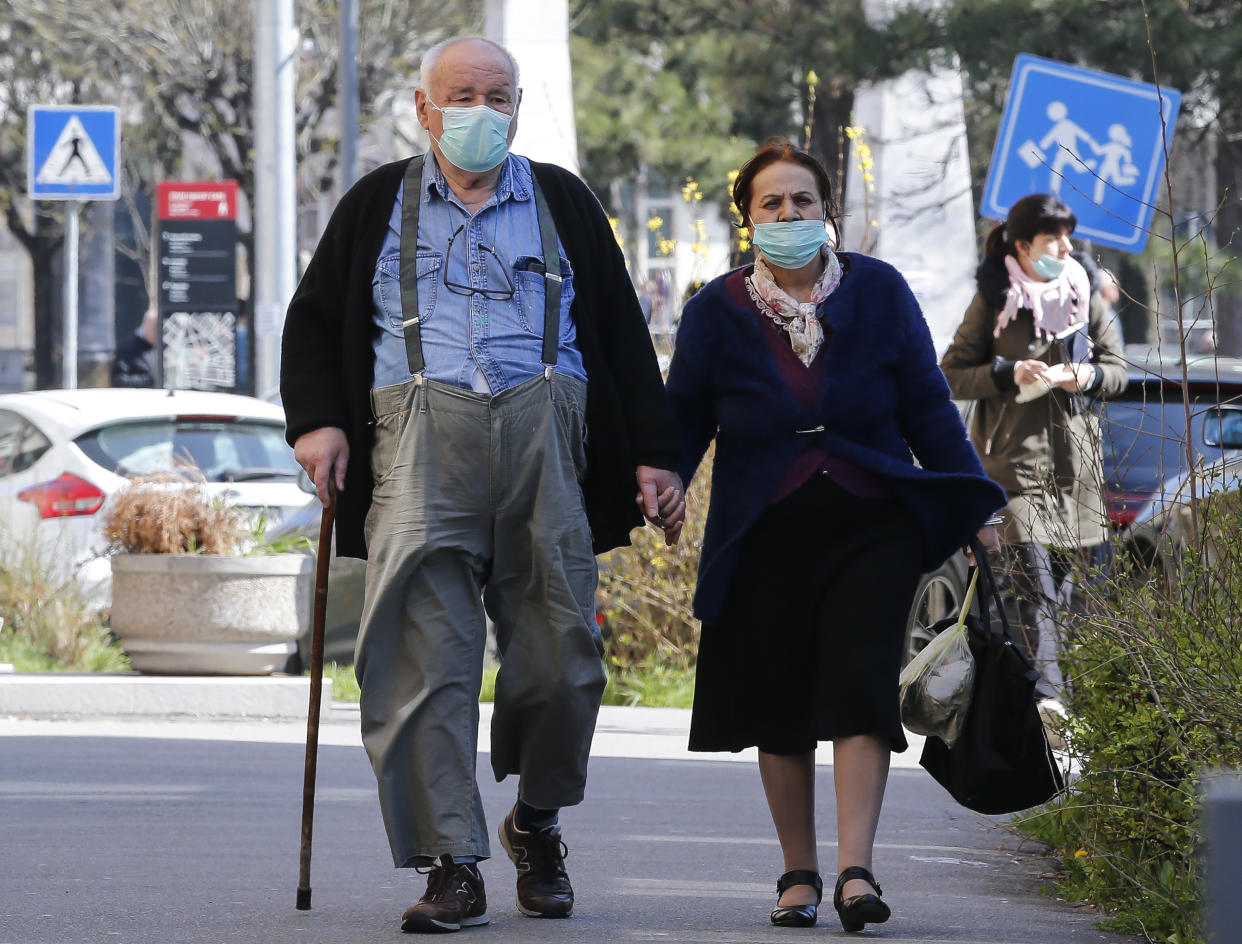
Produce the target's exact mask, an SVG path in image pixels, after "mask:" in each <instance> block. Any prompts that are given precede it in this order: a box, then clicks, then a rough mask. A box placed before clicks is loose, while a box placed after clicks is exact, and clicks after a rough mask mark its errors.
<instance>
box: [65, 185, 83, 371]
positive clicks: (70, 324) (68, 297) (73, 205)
mask: <svg viewBox="0 0 1242 944" xmlns="http://www.w3.org/2000/svg"><path fill="white" fill-rule="evenodd" d="M81 206H82V205H81V204H80V203H79V202H78V201H77V200H70V201H68V205H67V206H66V207H65V209H66V216H65V313H64V338H63V350H64V364H63V366H62V376H63V378H64V381H63V382H64V387H65V389H66V390H75V389H77V386H78V214H79V213H80V211H81Z"/></svg>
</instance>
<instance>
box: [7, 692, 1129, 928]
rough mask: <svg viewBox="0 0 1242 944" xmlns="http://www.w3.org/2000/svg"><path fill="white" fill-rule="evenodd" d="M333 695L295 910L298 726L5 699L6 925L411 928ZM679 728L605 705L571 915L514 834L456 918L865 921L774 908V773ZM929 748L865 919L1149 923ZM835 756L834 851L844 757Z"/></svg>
mask: <svg viewBox="0 0 1242 944" xmlns="http://www.w3.org/2000/svg"><path fill="white" fill-rule="evenodd" d="M636 712H637V713H636ZM335 715H336V720H334V721H332V722H330V723H328V724H326V725H325V728H324V734H323V741H322V744H323V746H322V747H321V749H320V762H319V794H318V796H319V800H318V805H317V810H316V812H317V815H316V830H315V854H314V860H313V875H312V886H313V889H314V901H313V904H314V908H313V910H312V911H310V912H299V911H296V910H295V909H294V907H293V905H294V900H295V890H296V886H297V871H298V841H299V823H300V811H301V782H302V779H301V778H302V760H303V749H302V746H301V745H300V743H299V742H300V739H301V737H302V733H303V730H304V728H299V726H298V725H289V724H284V725H281V724H266V725H265V724H260V723H251V724H227V723H222V722H214V723H210V724H188V723H183V724H174V723H165V724H154V725H144V724H137V723H134V722H128V723H125V722H118V723H73V722H31V721H2V720H0V944H85V942H89V944H100V942H118V944H171V942H177V944H198V942H202V944H208V942H210V944H220V942H236V941H246V942H251V941H255V942H264V944H267V942H271V944H285V942H289V944H347V942H348V944H352V942H364V941H365V942H384V941H391V942H394V944H396V942H401V941H405V942H408V941H409V940H411V938H410V937H409V936H406V935H402V934H401V933H400V932H399V930H398V928H397V922H398V919H399V916H400V914H401V912H402V910H404V908H405V907H407V906H408V905H409V904H411V903H412V902H413V901H414V900H416V899H417V898H418V896H419V895H420V894H421V892H422V887H423V882H422V880H421V879H420V878H419V877H418V876H417V875H415V874H413V873H411V872H408V871H404V870H402V871H398V870H395V869H393V868H391V867H390V861H391V860H390V859H389V858H388V851H387V845H386V843H385V840H384V836H383V831H382V828H381V824H380V818H379V812H378V808H377V803H376V799H375V787H374V781H373V778H372V776H371V772H370V769H369V767H368V765H367V761H366V757H365V755H364V753H363V751H362V748H361V747H360V745H359V742H358V740H357V722H356V719H355V718H352V717H351V712H349V711H344V712H341V711H337V712H336V713H335ZM684 726H685V713H682V712H646V713H643V710H642V709H631V710H628V713H627V710H624V709H612V710H609V711H606V712H605V715H604V716H603V718H602V720H601V732H600V735H599V737H598V745H597V746H598V750H597V755H598V756H596V757H595V758H594V759H593V760H592V766H591V783H590V787H589V789H588V795H587V801H586V803H584V804H583V805H582V806H580V807H577V808H574V809H572V810H566V811H565V812H564V813H563V814H562V823H563V825H564V829H565V837H566V841H567V842H568V844H569V848H570V857H569V859H568V866H569V870H570V875H571V876H572V877H573V879H574V884H575V888H576V889H577V893H578V905H577V910H576V913H575V916H574V917H573V918H572V919H570V920H568V921H539V920H535V919H530V918H524V917H522V916H521V915H519V914H518V913H517V911H516V909H515V908H514V906H513V902H512V897H513V896H512V888H513V885H512V882H513V870H512V866H511V865H510V864H509V863H508V861H507V860H506V859H505V858H504V854H503V851H502V850H500V848H499V844H498V843H497V844H495V845H496V848H495V850H494V851H495V852H496V853H497V855H498V856H499V858H493V859H491V860H490V861H488V862H485V863H484V864H483V873H484V877H485V879H486V881H487V883H488V885H487V887H488V892H489V903H490V908H489V910H490V913H491V916H492V923H491V925H490V926H488V927H486V928H478V929H471V930H467V931H464V932H462V935H464V937H463V938H462V939H464V940H468V941H479V942H486V941H530V942H535V941H538V942H545V941H563V942H567V944H569V942H572V944H577V942H617V941H620V942H626V941H637V942H708V944H721V942H735V941H736V942H780V944H788V942H790V941H794V940H805V939H808V938H814V939H817V940H818V939H819V936H820V935H827V936H828V937H829V938H831V939H840V940H849V939H853V940H859V939H860V937H859V936H852V937H851V936H847V935H845V934H844V933H843V932H842V931H841V929H840V925H839V924H838V923H837V921H836V915H835V913H833V912H832V911H831V909H830V908H829V909H828V911H827V912H826V913H825V915H824V920H822V921H821V923H820V926H819V927H818V928H816V929H814V930H811V931H795V930H789V929H777V928H773V927H771V925H770V924H769V923H768V921H767V912H768V910H769V909H770V908H771V905H772V903H773V901H774V891H773V888H774V883H775V880H776V876H777V874H778V873H779V871H780V857H779V850H778V848H777V845H776V842H775V839H774V838H773V836H772V828H771V824H770V821H769V820H768V817H767V812H766V809H765V807H764V803H763V796H762V790H761V787H760V783H759V777H758V772H757V770H756V769H755V766H754V764H753V763H750V762H748V761H746V760H745V759H742V760H741V761H738V760H737V759H720V758H715V757H713V758H712V759H707V760H697V759H688V757H689V755H686V754H685V753H684V752H682V751H681V749H680V745H682V744H684ZM912 755H913V756H912ZM916 756H917V752H915V751H913V750H912V751H911V752H908V753H907V755H905V756H903V758H902V761H901V764H902V766H900V767H899V768H898V769H895V770H894V772H893V775H892V779H891V787H890V792H889V799H888V802H887V804H886V807H885V813H884V818H883V821H882V823H881V836H880V843H879V848H878V850H877V862H876V871H877V874H878V876H879V877H880V880H881V881H882V882H883V884H884V886H885V889H886V892H887V895H886V898H887V899H888V900H889V902H890V903H891V904H892V907H893V910H894V917H893V919H892V920H891V921H890V922H889V923H888V924H886V925H883V926H880V927H878V928H877V929H876V930H875V931H874V932H872V931H868V932H867V934H866V935H865V936H864V937H872V938H877V939H880V938H882V939H885V940H892V941H904V942H911V944H947V942H955V944H956V942H994V944H1000V942H1005V944H1061V942H1128V941H1133V940H1134V939H1132V938H1123V937H1119V936H1115V935H1108V934H1104V933H1102V932H1100V931H1097V930H1095V928H1094V922H1095V920H1096V915H1095V914H1094V913H1092V912H1091V911H1089V910H1087V909H1080V908H1075V907H1072V906H1070V905H1068V904H1066V903H1064V902H1060V901H1057V900H1056V899H1055V898H1053V897H1049V896H1048V895H1046V894H1042V893H1041V891H1040V889H1041V887H1043V886H1045V885H1046V884H1047V883H1046V882H1044V881H1043V880H1042V876H1043V873H1045V872H1046V871H1047V870H1048V868H1049V865H1048V863H1047V861H1046V860H1044V859H1042V858H1040V857H1039V856H1038V855H1037V854H1036V850H1033V849H1029V848H1023V847H1022V846H1021V845H1020V844H1019V843H1018V841H1017V840H1016V839H1015V837H1014V836H1013V835H1012V834H1011V833H1010V832H1008V831H1007V830H1006V829H1004V827H1003V825H1000V824H997V823H995V822H992V821H989V820H987V819H985V818H982V817H979V816H976V815H974V814H972V813H969V812H967V811H964V810H962V809H961V808H959V807H957V806H955V805H954V804H953V802H952V801H951V800H949V799H948V798H947V796H946V795H945V794H944V793H943V792H942V791H941V790H940V788H939V787H937V786H936V785H935V784H934V783H933V782H932V781H931V779H930V778H929V777H927V776H926V775H925V774H924V773H923V772H922V771H920V770H917V769H911V765H912V763H913V761H914V760H915V759H916ZM480 770H481V771H486V770H487V758H486V756H483V757H481V758H480ZM818 771H819V779H818V784H817V786H818V789H819V790H820V793H821V802H820V824H821V847H822V857H823V861H824V862H825V864H826V866H831V864H832V862H833V861H834V849H833V846H832V842H831V837H832V835H833V827H832V804H831V797H832V770H831V767H830V766H829V765H828V764H823V765H821V766H820V767H819V768H818ZM482 787H483V795H484V800H485V803H486V805H487V813H488V817H489V819H490V821H491V822H492V823H493V824H495V823H496V822H498V821H499V819H500V818H501V817H502V816H503V814H504V813H505V811H506V810H507V808H508V806H509V805H510V804H511V803H512V800H513V789H514V786H513V781H509V782H506V783H505V784H495V783H491V782H490V777H488V778H486V779H485V780H484V782H483V785H482Z"/></svg>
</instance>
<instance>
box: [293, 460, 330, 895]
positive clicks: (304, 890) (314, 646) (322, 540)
mask: <svg viewBox="0 0 1242 944" xmlns="http://www.w3.org/2000/svg"><path fill="white" fill-rule="evenodd" d="M335 519H336V488H335V487H334V486H333V484H332V483H331V482H329V483H328V504H327V505H325V506H324V509H323V514H322V516H321V517H320V521H319V548H318V550H316V552H315V606H314V617H313V619H312V621H311V665H310V705H309V707H308V709H307V712H306V776H305V778H304V779H303V781H302V857H301V862H300V869H299V872H298V904H297V908H298V911H309V910H310V906H311V888H310V862H311V830H312V827H313V825H314V821H315V767H316V764H317V763H318V759H319V701H320V697H321V695H322V689H323V632H324V621H325V617H326V614H327V609H328V565H329V564H330V563H331V561H332V522H333V521H334V520H335Z"/></svg>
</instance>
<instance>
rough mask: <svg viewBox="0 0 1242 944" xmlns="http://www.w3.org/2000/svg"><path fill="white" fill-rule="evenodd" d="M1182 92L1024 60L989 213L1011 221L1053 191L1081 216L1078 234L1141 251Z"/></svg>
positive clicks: (1004, 126)
mask: <svg viewBox="0 0 1242 944" xmlns="http://www.w3.org/2000/svg"><path fill="white" fill-rule="evenodd" d="M1181 99H1182V95H1181V93H1180V92H1176V91H1174V90H1173V89H1168V88H1157V87H1156V86H1154V85H1150V84H1148V83H1146V82H1135V81H1133V80H1131V79H1125V78H1122V77H1121V76H1116V75H1109V74H1108V73H1106V72H1096V71H1094V70H1091V69H1082V68H1079V67H1077V66H1070V65H1066V64H1065V63H1063V62H1055V61H1053V60H1051V59H1042V58H1040V57H1039V56H1032V55H1028V54H1026V53H1022V54H1020V55H1019V56H1018V57H1017V58H1016V59H1015V60H1014V64H1013V76H1012V77H1011V79H1010V81H1009V95H1008V97H1007V98H1006V100H1005V112H1004V114H1003V115H1002V116H1001V126H1000V130H999V131H998V132H997V135H996V144H995V146H994V149H993V152H992V166H991V168H990V169H989V170H988V180H987V184H986V185H985V186H984V188H983V205H982V207H981V208H980V210H981V212H982V214H983V215H984V216H988V217H992V218H993V219H1001V220H1003V219H1004V218H1005V217H1006V215H1007V214H1008V213H1009V208H1010V207H1011V206H1013V204H1014V203H1016V202H1017V201H1018V200H1020V199H1021V198H1022V197H1025V196H1026V195H1027V194H1030V193H1052V194H1055V195H1056V196H1058V197H1059V198H1060V199H1061V201H1062V202H1063V203H1065V204H1066V205H1067V206H1068V207H1069V208H1070V209H1071V210H1073V211H1074V215H1075V216H1076V217H1077V218H1078V228H1077V230H1075V233H1074V235H1075V236H1076V237H1078V238H1080V239H1089V240H1091V241H1092V242H1095V243H1100V244H1102V245H1105V246H1115V247H1116V248H1118V249H1125V250H1128V251H1130V252H1142V251H1143V247H1144V246H1145V245H1146V244H1147V229H1148V226H1149V225H1150V223H1151V216H1152V209H1153V204H1155V202H1156V199H1157V197H1158V195H1159V192H1160V177H1161V172H1162V170H1163V169H1164V152H1165V146H1166V143H1171V142H1172V140H1173V125H1174V123H1175V122H1176V120H1177V108H1178V105H1179V104H1180V103H1181Z"/></svg>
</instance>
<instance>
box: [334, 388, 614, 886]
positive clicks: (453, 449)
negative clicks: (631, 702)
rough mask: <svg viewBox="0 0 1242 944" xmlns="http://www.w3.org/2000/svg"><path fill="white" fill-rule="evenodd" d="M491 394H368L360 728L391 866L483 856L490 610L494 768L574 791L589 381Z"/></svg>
mask: <svg viewBox="0 0 1242 944" xmlns="http://www.w3.org/2000/svg"><path fill="white" fill-rule="evenodd" d="M549 374H550V376H549V375H545V376H540V377H536V378H534V379H532V380H529V381H526V382H525V383H523V384H521V385H519V386H517V387H513V388H511V389H509V390H506V391H504V392H502V393H500V394H498V395H497V396H494V397H489V396H487V395H485V394H478V393H474V392H472V391H470V390H463V389H459V388H457V387H452V386H448V385H445V384H440V383H436V382H434V381H425V380H423V379H422V378H418V379H416V380H412V381H410V382H408V383H405V384H399V385H394V386H391V387H382V388H379V389H377V390H375V391H373V393H372V405H373V407H374V411H375V417H376V437H375V446H374V449H373V451H372V472H373V474H374V477H375V492H374V497H373V501H372V505H371V510H370V512H369V513H368V515H367V521H366V537H367V550H368V558H369V560H368V565H367V580H366V595H365V599H364V603H363V611H362V623H361V626H360V629H359V634H358V647H357V653H356V662H355V668H356V672H357V675H358V681H359V684H360V685H361V688H362V703H361V715H362V740H363V744H364V745H365V746H366V749H367V754H368V755H369V757H370V759H371V766H372V768H373V769H374V771H375V776H376V779H377V780H378V782H379V796H380V807H381V810H382V812H383V816H384V826H385V828H386V830H387V832H388V841H389V844H390V845H391V847H392V854H393V861H394V863H395V864H396V865H397V866H398V867H411V866H415V865H423V864H427V863H429V862H430V861H431V860H432V859H434V858H436V857H438V856H441V855H443V854H445V853H448V854H450V855H458V856H463V855H473V856H479V857H486V856H488V855H490V850H489V846H488V837H487V824H486V821H485V819H484V816H483V805H482V802H481V799H480V796H479V789H478V785H477V783H476V781H475V754H476V751H477V748H478V725H479V700H478V699H479V687H480V684H481V679H482V666H483V650H484V646H485V643H486V619H485V615H486V616H490V617H491V619H492V621H493V622H494V623H495V625H496V639H497V645H498V648H499V651H500V655H501V664H500V671H499V675H498V676H497V679H496V697H495V704H494V706H493V715H492V742H491V759H492V770H493V772H494V773H495V775H496V779H497V780H498V781H499V780H503V779H504V778H505V777H506V776H507V775H509V774H512V773H516V774H517V775H518V777H519V781H518V795H519V796H520V797H521V798H522V799H523V800H524V801H525V802H527V803H529V804H530V805H532V806H535V807H539V808H544V809H557V808H559V807H562V806H571V805H573V804H576V803H580V802H581V801H582V797H583V793H584V791H585V787H586V768H587V758H588V755H589V753H590V748H591V737H592V735H593V733H594V730H595V719H596V715H597V714H598V712H599V704H600V699H601V697H602V694H603V690H604V683H605V674H604V668H603V663H602V661H601V654H602V652H603V645H602V642H601V639H600V635H599V629H598V627H597V625H596V623H595V586H596V581H597V578H598V572H597V570H596V563H595V556H594V554H593V552H592V548H591V535H590V530H589V528H588V526H587V520H586V508H585V505H584V503H583V498H582V489H581V485H580V483H581V481H582V476H583V474H584V472H585V469H586V440H585V433H586V430H585V416H584V414H585V408H586V385H585V384H584V383H583V382H582V381H580V380H576V379H573V378H570V377H565V376H563V375H561V374H556V373H551V372H549Z"/></svg>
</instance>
